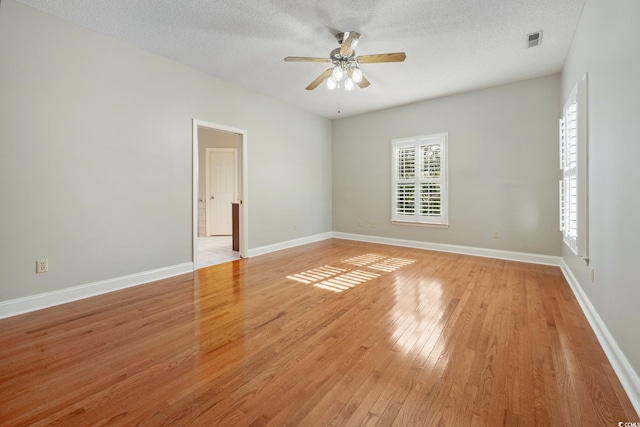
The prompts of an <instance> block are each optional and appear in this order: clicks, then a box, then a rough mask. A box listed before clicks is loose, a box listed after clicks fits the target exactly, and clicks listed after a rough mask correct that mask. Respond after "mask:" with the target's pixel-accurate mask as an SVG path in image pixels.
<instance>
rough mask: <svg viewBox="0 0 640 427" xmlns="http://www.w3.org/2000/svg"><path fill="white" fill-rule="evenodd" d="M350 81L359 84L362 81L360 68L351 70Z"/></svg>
mask: <svg viewBox="0 0 640 427" xmlns="http://www.w3.org/2000/svg"><path fill="white" fill-rule="evenodd" d="M351 79H352V80H353V81H354V83H360V82H361V81H362V71H360V68H358V67H356V68H355V69H354V70H353V73H351Z"/></svg>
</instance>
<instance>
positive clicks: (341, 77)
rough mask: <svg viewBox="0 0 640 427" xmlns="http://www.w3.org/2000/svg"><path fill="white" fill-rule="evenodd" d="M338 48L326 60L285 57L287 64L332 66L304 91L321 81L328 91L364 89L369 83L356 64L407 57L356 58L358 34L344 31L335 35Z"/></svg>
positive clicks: (404, 56) (402, 59) (392, 54)
mask: <svg viewBox="0 0 640 427" xmlns="http://www.w3.org/2000/svg"><path fill="white" fill-rule="evenodd" d="M336 39H338V43H340V47H339V48H337V49H334V50H332V51H331V53H330V54H329V57H328V58H314V57H306V56H287V57H286V58H284V60H285V61H287V62H331V63H332V64H333V66H332V67H331V68H328V69H327V70H326V71H325V72H324V73H322V74H320V75H319V76H318V77H317V78H316V79H315V80H314V81H312V82H311V83H310V84H309V86H307V87H306V88H305V89H306V90H313V89H315V88H316V87H318V85H320V83H322V82H323V81H325V80H326V81H327V87H328V88H329V89H332V90H333V89H335V88H338V87H340V85H341V84H342V85H343V86H344V88H345V89H346V90H351V89H353V87H354V85H356V84H357V85H358V86H360V88H362V89H364V88H366V87H368V86H369V85H370V84H371V83H370V82H369V80H367V79H366V78H365V77H364V76H363V75H362V71H361V70H360V67H358V64H373V63H379V62H402V61H404V60H405V58H406V57H407V55H406V54H405V53H404V52H394V53H378V54H373V55H362V56H356V51H355V47H356V46H357V44H358V42H359V41H360V33H356V32H355V31H345V32H344V33H339V34H336Z"/></svg>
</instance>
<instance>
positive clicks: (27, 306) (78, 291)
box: [0, 262, 193, 319]
mask: <svg viewBox="0 0 640 427" xmlns="http://www.w3.org/2000/svg"><path fill="white" fill-rule="evenodd" d="M191 272H193V263H192V262H185V263H184V264H178V265H173V266H170V267H164V268H158V269H155V270H149V271H143V272H142V273H136V274H130V275H128V276H122V277H116V278H114V279H107V280H101V281H99V282H93V283H88V284H86V285H79V286H74V287H71V288H66V289H60V290H58V291H52V292H46V293H42V294H37V295H32V296H28V297H23V298H16V299H12V300H8V301H2V302H0V319H4V318H5V317H11V316H17V315H18V314H23V313H28V312H30V311H36V310H40V309H43V308H48V307H53V306H54V305H60V304H65V303H68V302H72V301H77V300H80V299H84V298H89V297H93V296H96V295H101V294H106V293H108V292H113V291H117V290H120V289H124V288H130V287H132V286H137V285H142V284H144V283H148V282H153V281H155V280H160V279H165V278H167V277H172V276H177V275H179V274H184V273H191Z"/></svg>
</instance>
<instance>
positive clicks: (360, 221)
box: [358, 219, 362, 227]
mask: <svg viewBox="0 0 640 427" xmlns="http://www.w3.org/2000/svg"><path fill="white" fill-rule="evenodd" d="M358 227H362V220H361V219H359V220H358Z"/></svg>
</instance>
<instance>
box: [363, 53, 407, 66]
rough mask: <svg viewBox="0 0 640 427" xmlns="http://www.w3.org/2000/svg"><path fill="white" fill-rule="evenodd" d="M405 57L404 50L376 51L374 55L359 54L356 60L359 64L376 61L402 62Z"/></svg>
mask: <svg viewBox="0 0 640 427" xmlns="http://www.w3.org/2000/svg"><path fill="white" fill-rule="evenodd" d="M406 58H407V54H406V53H404V52H394V53H377V54H374V55H362V56H359V57H358V62H359V63H361V64H373V63H376V62H402V61H404V60H405V59H406Z"/></svg>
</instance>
